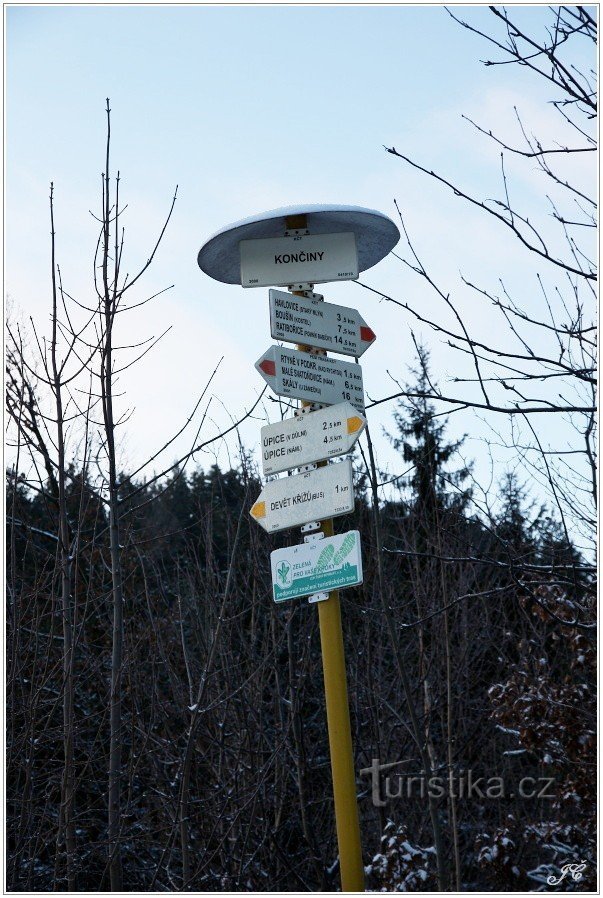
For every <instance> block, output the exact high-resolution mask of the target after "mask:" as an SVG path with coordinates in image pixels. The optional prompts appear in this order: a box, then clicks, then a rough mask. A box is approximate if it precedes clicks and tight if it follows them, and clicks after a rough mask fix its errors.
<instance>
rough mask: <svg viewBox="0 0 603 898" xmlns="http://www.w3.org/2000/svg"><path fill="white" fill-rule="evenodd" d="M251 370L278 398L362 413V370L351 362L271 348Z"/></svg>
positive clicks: (276, 347) (278, 347) (292, 350)
mask: <svg viewBox="0 0 603 898" xmlns="http://www.w3.org/2000/svg"><path fill="white" fill-rule="evenodd" d="M255 367H256V368H257V369H258V371H259V372H260V374H261V375H262V377H263V378H264V380H265V381H266V383H267V384H269V385H270V386H271V387H272V389H273V390H274V392H275V393H276V394H277V395H278V396H291V397H292V398H294V399H305V400H306V401H307V402H318V403H320V404H321V405H335V404H336V403H338V402H343V401H345V402H351V403H352V405H353V406H354V408H355V409H357V410H358V411H359V412H364V390H363V388H362V368H361V367H360V365H357V364H356V363H355V362H346V361H342V360H341V359H332V358H327V357H326V356H321V355H311V354H310V353H307V352H300V351H299V350H297V349H283V348H282V347H280V346H271V347H270V349H268V350H266V352H265V353H264V355H263V356H262V357H261V359H258V360H257V362H256V363H255Z"/></svg>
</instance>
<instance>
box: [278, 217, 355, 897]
mask: <svg viewBox="0 0 603 898" xmlns="http://www.w3.org/2000/svg"><path fill="white" fill-rule="evenodd" d="M297 226H298V227H299V225H297ZM293 292H297V293H298V295H303V293H301V292H298V291H293ZM297 349H299V350H301V351H306V352H307V351H308V349H309V347H308V346H303V345H298V346H297ZM309 404H310V403H307V402H302V406H308V405H309ZM320 464H322V465H326V464H327V463H326V462H322V463H319V465H320ZM321 529H322V532H323V533H324V535H325V536H333V521H332V519H330V518H329V519H328V520H326V521H321ZM317 604H318V623H319V627H320V645H321V651H322V669H323V676H324V683H325V702H326V707H327V727H328V731H329V749H330V753H331V776H332V779H333V798H334V803H335V826H336V828H337V844H338V846H339V866H340V870H341V889H342V891H343V892H364V867H363V864H362V844H361V842H360V821H359V817H358V803H357V801H356V774H355V771H354V753H353V750H352V728H351V724H350V709H349V704H348V687H347V680H346V670H345V654H344V649H343V630H342V627H341V608H340V604H339V590H338V589H335V590H332V591H331V592H330V593H329V598H328V599H326V600H325V601H322V602H318V603H317Z"/></svg>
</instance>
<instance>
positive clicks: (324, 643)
mask: <svg viewBox="0 0 603 898" xmlns="http://www.w3.org/2000/svg"><path fill="white" fill-rule="evenodd" d="M399 239H400V233H399V231H398V228H397V227H396V225H395V224H394V223H393V221H391V219H389V218H388V217H387V216H386V215H383V214H382V213H380V212H375V211H374V210H372V209H362V208H359V207H357V206H315V205H311V206H299V207H291V206H290V207H287V208H286V209H274V210H272V211H271V212H264V213H262V214H260V215H256V216H253V217H251V218H247V219H244V220H242V221H239V222H236V223H235V224H232V225H229V226H227V227H225V228H222V229H221V230H220V231H218V232H217V233H216V234H214V235H213V236H212V237H210V239H209V240H207V241H206V242H205V243H204V245H203V246H202V247H201V249H200V250H199V254H198V256H197V261H198V263H199V267H200V268H201V270H202V271H204V272H205V273H206V274H208V275H209V276H210V277H212V278H215V279H216V280H218V281H222V282H223V283H226V284H240V285H241V286H243V287H261V286H269V287H279V286H288V287H289V288H290V290H291V291H293V292H291V293H283V292H282V291H279V290H271V291H270V323H271V333H272V336H273V337H274V338H275V339H279V340H283V341H284V342H299V344H300V345H298V348H297V350H294V349H281V348H279V347H278V346H271V347H270V349H268V351H267V352H265V353H264V355H263V356H262V357H261V359H259V360H258V362H257V363H256V368H257V370H258V371H259V372H260V374H261V375H262V377H263V378H264V380H265V381H266V382H267V383H268V384H270V386H271V387H272V389H273V390H274V391H275V392H276V393H277V394H278V395H279V396H289V397H292V398H296V399H300V400H302V406H304V405H305V406H310V405H311V404H313V403H317V404H319V405H326V406H329V408H326V409H324V408H323V409H321V410H319V411H314V412H309V413H302V414H299V415H297V416H296V417H295V418H292V419H290V420H288V421H282V422H280V423H278V424H272V425H269V426H267V427H264V428H262V466H263V470H264V474H265V475H269V474H276V473H280V472H283V471H288V470H291V469H292V468H295V467H302V466H304V465H307V464H311V463H313V462H317V463H318V467H316V468H314V469H313V470H310V471H307V472H305V473H301V474H295V475H293V476H290V477H285V478H281V479H278V480H272V481H269V482H267V483H266V484H265V486H264V489H263V490H262V492H261V494H260V496H259V497H258V500H257V501H256V503H255V504H254V506H253V507H252V509H251V515H252V516H253V518H254V519H255V520H256V521H257V522H258V523H259V524H260V526H262V527H263V528H264V530H267V531H268V532H270V533H273V532H275V531H278V530H284V529H287V528H289V527H296V526H298V525H300V524H305V525H306V526H305V527H304V528H303V529H304V530H305V531H317V530H319V529H320V530H321V531H322V533H320V534H318V533H314V534H308V535H306V543H305V544H304V545H299V546H292V547H290V548H286V549H278V550H277V551H276V552H273V553H272V554H271V563H272V579H273V597H274V600H275V601H276V602H282V601H286V600H288V599H292V598H295V597H299V596H305V595H308V594H312V600H317V605H318V618H319V625H320V643H321V652H322V663H323V676H324V684H325V704H326V712H327V724H328V733H329V748H330V753H331V774H332V778H333V798H334V804H335V822H336V827H337V842H338V847H339V861H340V870H341V887H342V891H344V892H360V891H364V868H363V863H362V846H361V843H360V824H359V819H358V804H357V801H356V777H355V772H354V756H353V751H352V733H351V726H350V714H349V703H348V694H347V683H346V675H345V657H344V650H343V631H342V626H341V608H340V604H339V589H340V588H342V587H344V586H351V585H353V584H358V583H361V582H362V560H361V555H360V534H359V533H358V531H357V530H352V531H350V532H349V533H345V534H341V535H340V536H335V535H334V533H333V522H332V520H331V518H332V517H334V516H336V515H342V514H346V513H347V512H350V511H352V510H353V508H354V496H353V487H352V464H351V461H350V460H349V459H348V460H346V461H344V462H341V463H338V464H334V465H330V464H328V462H327V461H326V459H328V458H330V457H331V456H335V455H341V454H344V453H345V452H348V451H349V450H350V449H351V447H352V446H353V444H354V442H355V441H356V440H357V439H358V436H359V435H360V433H361V432H362V430H363V429H364V427H365V426H366V420H365V418H364V391H363V386H362V370H361V368H360V365H357V364H355V363H352V362H345V361H337V360H335V359H332V358H327V357H326V356H325V355H317V354H314V353H312V352H309V351H306V350H307V348H308V347H313V348H315V349H316V350H317V351H318V352H319V353H321V352H324V350H331V351H333V352H338V353H341V354H343V355H350V356H354V357H355V358H358V357H359V356H361V355H362V353H363V352H364V351H365V350H366V349H367V348H368V347H369V346H370V345H371V343H372V342H373V341H374V340H375V334H374V333H373V331H372V330H371V329H370V328H369V327H368V326H367V325H366V323H365V321H364V319H363V318H362V316H361V315H360V313H359V312H357V311H356V310H355V309H348V308H347V307H345V306H336V305H332V304H328V303H324V302H322V301H321V300H322V298H320V299H319V298H318V297H317V295H316V294H315V293H313V292H312V287H313V285H314V284H319V283H325V282H328V281H340V280H354V279H356V278H357V277H358V275H359V273H360V272H361V271H365V270H366V269H367V268H371V267H372V266H373V265H376V264H377V262H379V261H380V260H381V259H382V258H383V257H384V256H385V255H386V254H387V253H388V252H389V251H390V250H391V249H393V247H394V246H395V245H396V243H397V242H398V240H399ZM321 537H323V538H321ZM327 591H328V592H327ZM318 600H320V601H318Z"/></svg>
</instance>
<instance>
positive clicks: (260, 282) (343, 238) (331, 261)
mask: <svg viewBox="0 0 603 898" xmlns="http://www.w3.org/2000/svg"><path fill="white" fill-rule="evenodd" d="M239 248H240V251H241V284H242V286H243V287H287V286H288V285H290V284H306V283H307V284H323V283H326V282H327V281H349V280H354V279H355V278H357V277H358V274H359V271H358V254H357V252H356V237H355V236H354V234H353V233H352V232H351V231H350V232H346V233H341V234H305V235H300V236H295V237H266V238H261V237H259V238H257V239H255V240H241V241H240V242H239Z"/></svg>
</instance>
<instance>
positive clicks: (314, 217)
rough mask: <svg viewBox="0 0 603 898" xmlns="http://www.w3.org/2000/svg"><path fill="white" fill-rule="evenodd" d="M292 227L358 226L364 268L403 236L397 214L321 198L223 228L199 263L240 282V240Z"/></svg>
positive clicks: (313, 230)
mask: <svg viewBox="0 0 603 898" xmlns="http://www.w3.org/2000/svg"><path fill="white" fill-rule="evenodd" d="M287 231H289V233H298V234H306V233H309V234H337V233H346V232H348V233H349V232H353V233H354V235H355V237H356V248H357V252H358V269H359V271H366V269H367V268H372V267H373V265H376V264H377V262H380V261H381V259H383V258H384V257H385V256H386V255H387V254H388V253H389V252H390V251H391V250H392V249H393V248H394V246H395V245H396V243H397V242H398V240H399V239H400V232H399V230H398V228H397V227H396V225H395V224H394V222H393V221H392V220H391V218H388V217H387V215H384V214H383V213H382V212H377V211H375V210H374V209H364V208H362V207H361V206H325V205H321V204H318V205H317V204H315V205H309V206H283V207H282V208H281V209H271V210H270V211H269V212H261V213H260V214H259V215H252V216H251V217H250V218H244V219H242V220H241V221H236V222H234V223H233V224H229V225H226V227H224V228H221V229H220V230H219V231H217V232H216V233H215V234H213V236H211V237H210V238H209V240H207V241H206V242H205V243H204V244H203V246H202V247H201V249H200V250H199V254H198V256H197V262H198V263H199V268H200V269H201V271H203V272H205V274H207V275H209V277H211V278H213V279H214V280H216V281H222V283H224V284H240V283H241V255H240V251H239V242H240V241H241V240H254V239H262V238H266V237H284V236H285V234H286V233H287Z"/></svg>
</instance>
